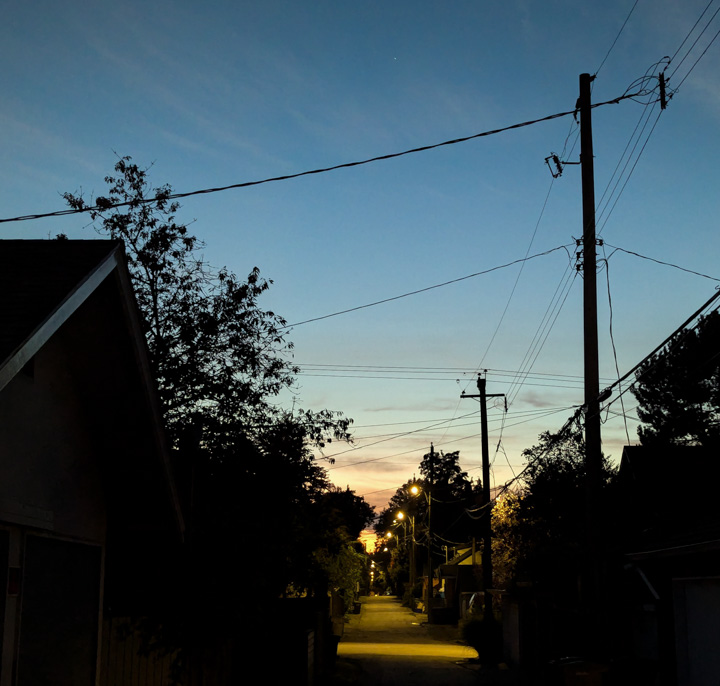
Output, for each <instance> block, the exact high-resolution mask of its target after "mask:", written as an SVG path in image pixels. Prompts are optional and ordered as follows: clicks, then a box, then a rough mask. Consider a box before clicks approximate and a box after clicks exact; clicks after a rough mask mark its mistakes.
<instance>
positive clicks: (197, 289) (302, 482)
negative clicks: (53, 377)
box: [64, 157, 366, 664]
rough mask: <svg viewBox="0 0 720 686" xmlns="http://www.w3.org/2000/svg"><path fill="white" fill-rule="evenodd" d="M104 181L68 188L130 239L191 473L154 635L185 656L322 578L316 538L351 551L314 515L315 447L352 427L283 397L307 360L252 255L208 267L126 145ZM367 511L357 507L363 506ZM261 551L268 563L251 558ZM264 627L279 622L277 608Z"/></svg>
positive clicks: (162, 378)
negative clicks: (267, 295)
mask: <svg viewBox="0 0 720 686" xmlns="http://www.w3.org/2000/svg"><path fill="white" fill-rule="evenodd" d="M105 181H106V183H107V184H108V187H109V188H108V192H107V196H101V197H96V198H95V199H94V202H93V204H91V205H88V204H87V203H86V202H85V200H84V199H83V197H82V195H78V194H71V193H66V194H65V196H64V197H65V199H66V201H67V202H68V204H69V205H70V206H71V207H73V208H75V209H83V210H87V212H88V214H89V215H90V217H91V218H92V220H93V221H94V222H96V224H97V227H96V228H97V230H98V231H99V232H100V233H102V234H104V235H106V236H108V237H111V238H117V239H121V240H123V241H124V243H125V249H126V254H127V260H128V268H129V272H130V277H131V279H132V285H133V288H134V291H135V295H136V298H137V302H138V306H139V311H140V315H141V321H142V326H143V330H144V333H145V337H146V340H147V344H148V349H149V353H150V361H151V365H152V368H153V372H154V375H155V379H156V382H157V386H158V391H159V396H160V400H161V403H162V408H163V415H164V422H165V429H166V431H167V433H168V435H169V437H170V439H171V444H172V446H173V447H174V448H175V449H176V450H175V453H174V454H175V456H176V458H178V459H177V463H178V467H179V471H180V472H182V471H183V469H182V468H183V465H184V468H185V473H186V474H187V475H189V474H190V473H192V475H193V476H192V478H190V477H189V476H188V477H187V478H186V481H187V482H188V487H187V488H186V489H185V490H186V493H187V494H188V496H187V503H188V504H189V506H188V509H187V512H186V515H187V520H188V521H189V523H190V530H189V531H188V543H187V545H186V548H185V551H184V556H181V557H182V559H183V560H184V563H183V564H179V565H178V566H177V568H176V569H173V571H174V572H177V578H176V579H175V583H174V584H173V583H171V580H170V579H168V584H167V589H166V590H167V591H168V602H167V603H166V605H165V608H164V609H163V613H164V614H162V616H158V617H155V618H150V620H151V621H150V624H149V625H150V626H151V627H152V630H153V631H152V632H151V633H152V637H151V643H152V644H153V645H155V646H157V647H158V648H160V649H175V648H180V649H181V651H180V653H178V655H179V657H178V660H179V661H180V662H182V660H183V659H185V658H186V657H187V655H189V654H191V653H192V652H193V651H196V650H197V649H202V647H203V646H207V645H213V643H214V642H216V641H217V640H222V637H223V636H227V635H230V634H232V633H233V632H238V631H239V630H240V627H241V626H243V624H242V621H243V620H244V619H246V618H247V617H248V616H250V617H252V618H253V620H254V621H255V622H256V625H257V626H256V628H257V632H256V633H255V634H253V635H254V636H255V637H256V638H257V637H258V636H260V635H262V633H263V626H262V621H261V620H262V618H263V616H265V614H267V612H266V607H267V603H268V602H269V601H272V600H273V599H275V598H277V597H278V596H279V595H280V594H281V593H283V591H284V590H285V589H286V587H287V586H288V584H310V583H312V581H313V580H314V578H315V577H314V576H313V575H314V574H315V573H316V572H317V571H318V570H319V569H320V568H321V565H319V563H318V561H317V556H314V551H316V550H318V549H319V548H322V549H323V550H327V551H329V552H328V555H331V556H332V555H333V554H336V553H340V552H342V554H343V555H344V556H345V557H347V556H346V555H345V550H344V549H342V550H341V548H339V547H337V548H336V549H334V550H333V549H331V547H330V546H329V545H328V541H329V540H331V539H332V537H333V536H336V535H337V534H336V532H335V528H334V525H333V526H330V525H328V526H326V527H324V528H323V526H324V522H323V518H322V517H321V516H317V515H316V512H317V510H318V509H320V508H321V507H322V500H323V497H324V496H325V495H326V494H327V493H328V489H329V487H330V484H329V482H328V480H327V475H326V472H325V469H324V468H323V467H322V466H321V465H320V464H319V463H318V462H317V461H316V459H315V457H314V454H313V448H316V447H324V445H325V444H326V443H328V442H330V441H332V440H334V439H340V440H349V433H348V428H349V425H350V422H351V420H349V419H347V418H345V417H343V416H342V415H341V414H340V413H337V412H333V411H331V410H321V411H311V410H295V411H292V412H291V411H287V410H284V409H282V408H280V407H279V406H278V405H277V404H276V403H275V402H274V401H275V398H276V397H277V395H278V394H279V393H280V391H281V390H283V389H285V388H289V387H291V386H292V385H293V382H294V379H295V376H296V373H297V371H298V370H297V368H296V367H295V366H293V365H292V364H291V363H290V362H289V361H288V359H287V353H288V352H289V351H290V350H291V349H292V345H291V344H290V343H289V342H288V341H286V339H285V333H284V328H283V327H284V325H285V321H284V320H283V319H282V318H281V317H279V316H277V315H276V314H274V313H273V312H270V311H265V310H263V309H262V308H261V306H260V297H261V295H262V294H263V293H264V292H265V291H266V290H267V289H268V287H269V285H270V283H271V282H269V281H266V280H264V279H262V278H261V277H260V273H259V270H258V269H257V268H255V269H253V270H252V272H251V273H250V274H249V275H248V277H247V279H246V280H245V281H243V280H241V279H239V278H238V277H236V276H235V275H234V274H233V273H232V272H230V271H229V270H228V269H226V268H220V269H215V268H213V267H211V266H210V265H209V264H208V263H207V262H206V261H205V260H204V258H203V257H202V255H201V254H200V249H201V247H202V243H201V242H200V241H199V240H198V239H197V238H196V237H195V236H193V235H192V234H191V233H190V232H189V231H188V228H187V226H186V225H184V224H182V223H179V222H178V221H176V217H175V214H176V212H177V211H178V209H179V206H178V204H177V203H175V202H171V200H170V195H171V193H172V189H171V188H170V186H167V185H166V186H161V187H158V188H155V187H153V186H152V185H151V183H150V180H149V178H148V170H147V169H142V168H140V167H138V166H137V165H136V164H134V163H133V162H132V160H131V159H130V158H129V157H122V158H120V159H119V160H118V162H117V163H116V165H115V175H113V176H108V177H106V178H105ZM190 482H192V487H190ZM189 493H192V498H190V496H189ZM355 505H358V506H359V504H358V503H355ZM365 514H366V512H365V511H364V510H362V508H360V514H359V515H357V516H359V517H361V518H362V517H363V516H365ZM309 522H314V523H315V527H314V528H312V527H310V526H309V525H308V523H309ZM356 525H357V520H354V521H352V522H350V523H349V524H348V526H349V527H351V528H353V530H354V528H355V527H356ZM343 535H345V534H343ZM259 540H261V541H262V546H258V545H257V542H258V541H259ZM255 558H257V559H259V560H261V561H262V562H261V566H262V573H260V570H259V569H257V570H255V571H252V565H251V563H252V561H253V559H255ZM326 562H327V561H326V560H325V561H324V562H323V564H326ZM250 575H251V576H252V581H250ZM250 586H252V592H249V589H250ZM200 588H202V589H203V592H202V593H199V592H198V589H200ZM172 593H175V595H171V594H172ZM261 610H265V614H263V612H262V611H261ZM264 628H265V629H267V630H268V631H270V630H271V629H272V627H271V624H270V618H269V616H268V622H267V625H266V626H265V627H264ZM178 664H179V663H178Z"/></svg>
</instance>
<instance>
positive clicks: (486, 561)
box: [460, 374, 504, 620]
mask: <svg viewBox="0 0 720 686" xmlns="http://www.w3.org/2000/svg"><path fill="white" fill-rule="evenodd" d="M486 382H487V379H485V378H484V377H483V376H482V374H478V380H477V387H478V391H480V395H465V393H463V394H462V395H461V396H460V397H461V398H480V424H481V430H482V474H483V477H482V478H483V483H482V488H483V501H484V502H483V507H485V508H486V511H485V514H484V515H483V520H482V521H483V552H482V577H483V603H484V611H483V618H484V619H487V620H490V619H492V617H493V602H492V594H491V593H490V589H491V588H492V573H493V570H492V521H491V517H490V515H491V514H492V507H491V505H490V450H489V447H488V425H487V399H488V398H499V397H502V396H503V395H504V393H491V394H489V395H488V393H487V392H486V388H485V386H486ZM473 564H475V560H473Z"/></svg>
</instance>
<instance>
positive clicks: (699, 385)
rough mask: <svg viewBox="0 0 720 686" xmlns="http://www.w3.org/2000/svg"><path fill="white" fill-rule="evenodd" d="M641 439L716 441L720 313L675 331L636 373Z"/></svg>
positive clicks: (709, 443) (653, 442)
mask: <svg viewBox="0 0 720 686" xmlns="http://www.w3.org/2000/svg"><path fill="white" fill-rule="evenodd" d="M636 377H637V380H636V383H635V386H634V387H633V389H632V392H633V394H634V395H635V397H636V398H637V400H638V403H639V405H638V410H637V413H638V417H639V418H640V421H641V422H642V426H640V427H639V428H638V435H639V436H640V440H641V442H642V443H643V445H663V444H676V445H702V446H704V447H718V446H720V313H718V311H717V310H714V311H712V312H711V313H710V314H708V315H707V316H705V317H701V318H700V320H699V321H698V324H697V326H696V327H695V328H693V329H688V330H685V331H682V332H680V333H678V334H676V335H675V336H674V337H673V339H672V340H671V341H670V342H669V343H668V344H667V345H666V346H665V348H664V349H663V350H661V351H660V352H658V353H656V354H655V355H653V356H652V357H651V358H650V359H648V360H647V361H646V362H645V363H644V364H643V365H642V366H641V367H640V369H639V370H638V371H637V373H636Z"/></svg>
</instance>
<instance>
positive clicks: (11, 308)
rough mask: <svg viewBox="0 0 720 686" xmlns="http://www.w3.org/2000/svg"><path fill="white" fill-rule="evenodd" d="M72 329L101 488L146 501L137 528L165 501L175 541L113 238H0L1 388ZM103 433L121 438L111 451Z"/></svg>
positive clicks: (120, 254) (133, 313)
mask: <svg viewBox="0 0 720 686" xmlns="http://www.w3.org/2000/svg"><path fill="white" fill-rule="evenodd" d="M71 324H72V325H73V326H75V327H76V328H77V332H76V335H75V338H74V349H76V350H77V356H78V357H79V358H80V359H78V360H76V361H75V363H74V366H73V369H72V373H73V374H74V376H75V378H77V379H78V383H79V384H80V388H81V391H82V392H83V393H84V397H85V398H86V400H85V402H86V406H87V408H88V412H89V413H90V415H91V417H90V418H91V422H90V425H91V426H92V427H93V430H94V431H95V433H96V435H97V438H98V440H99V441H100V442H101V443H100V444H102V446H103V453H104V455H105V457H106V461H107V462H108V465H107V469H108V474H109V478H108V481H109V483H114V484H117V486H115V489H116V490H119V489H122V488H130V489H131V490H129V491H128V492H127V493H128V495H130V494H131V493H132V491H133V490H134V491H135V493H136V496H137V497H138V498H140V499H141V500H142V501H143V502H144V503H145V504H144V505H143V507H141V508H140V509H139V510H138V511H137V515H136V517H135V522H136V524H137V525H138V526H139V525H141V523H142V521H143V519H146V518H147V516H148V515H149V513H152V517H154V518H157V517H160V518H162V519H163V520H166V519H167V517H168V504H169V505H170V508H171V510H172V514H170V515H169V516H170V518H171V519H172V520H173V521H174V528H176V530H177V531H178V532H179V533H180V535H182V532H183V529H184V524H183V517H182V513H181V509H180V503H179V499H178V494H177V490H176V487H175V482H174V478H173V472H172V468H171V464H170V458H169V453H168V449H167V446H166V443H165V438H164V433H163V430H162V415H161V411H160V407H159V403H158V400H157V394H156V390H155V382H154V379H153V377H152V373H151V369H150V364H149V359H148V354H147V347H146V343H145V339H144V336H143V333H142V330H141V326H140V319H139V314H138V310H137V304H136V302H135V296H134V293H133V290H132V286H131V283H130V276H129V274H128V271H127V264H126V260H125V253H124V246H123V243H122V241H119V240H90V241H85V240H0V392H2V390H3V388H5V387H6V386H7V385H8V384H9V383H10V382H11V381H12V379H13V378H14V377H15V376H16V375H17V374H18V372H19V371H20V370H21V369H22V368H23V367H24V366H25V365H26V364H27V363H28V362H29V361H30V360H31V359H32V358H33V357H34V356H35V355H36V354H37V353H38V352H39V351H40V350H41V349H42V348H43V346H44V345H45V344H46V343H47V342H48V341H49V340H50V339H51V338H52V337H53V336H55V335H56V334H59V332H60V333H62V331H67V326H70V325H71ZM63 327H65V328H63ZM109 363H110V364H109ZM81 377H83V378H81ZM88 399H89V400H88ZM120 429H122V431H121V430H120ZM110 433H113V434H114V435H116V436H117V435H118V434H122V441H116V442H118V443H119V445H118V447H116V448H113V447H111V446H109V444H108V443H107V441H108V438H105V436H106V435H108V434H110ZM126 434H127V435H126ZM133 441H135V443H136V444H137V443H138V442H142V445H143V446H144V449H143V450H142V451H141V453H142V454H140V451H137V450H133V449H131V446H132V445H133ZM148 456H149V457H151V458H152V459H151V461H150V462H148V460H147V458H148ZM158 489H160V491H161V492H164V494H166V495H167V496H168V499H165V498H163V497H160V496H161V494H160V493H158ZM115 497H116V502H119V500H120V497H119V496H115ZM126 497H127V496H126ZM153 498H154V500H155V501H156V502H155V503H152V502H151V501H152V500H153ZM168 501H169V502H168ZM160 503H163V504H162V505H160ZM133 526H135V525H133Z"/></svg>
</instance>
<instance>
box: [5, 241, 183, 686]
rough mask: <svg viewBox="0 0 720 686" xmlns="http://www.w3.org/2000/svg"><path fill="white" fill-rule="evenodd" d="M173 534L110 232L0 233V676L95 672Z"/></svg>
mask: <svg viewBox="0 0 720 686" xmlns="http://www.w3.org/2000/svg"><path fill="white" fill-rule="evenodd" d="M183 531H184V524H183V517H182V513H181V508H180V502H179V497H178V492H177V489H176V487H175V482H174V479H173V473H172V469H171V463H170V457H169V452H168V449H167V446H166V445H165V442H164V437H163V433H162V429H161V421H160V410H159V406H158V402H157V398H156V395H155V391H154V382H153V379H152V376H151V373H150V367H149V363H148V356H147V350H146V346H145V339H144V336H143V332H142V330H141V327H140V321H139V318H138V312H137V306H136V303H135V299H134V295H133V291H132V288H131V285H130V280H129V275H128V271H127V266H126V262H125V256H124V249H123V245H122V243H121V242H120V241H108V240H93V241H70V240H53V241H51V240H47V241H36V240H26V241H25V240H5V241H0V589H5V592H2V591H0V647H1V650H2V653H1V655H2V662H1V663H0V686H42V685H43V684H53V686H65V685H67V686H70V685H72V686H80V685H88V686H90V685H92V684H97V683H100V674H101V671H102V669H101V650H100V646H101V645H102V640H103V636H102V631H103V617H104V614H105V613H107V612H108V610H110V611H113V610H114V611H116V612H118V611H119V612H121V613H126V612H131V611H133V610H134V609H138V608H142V607H143V606H144V604H146V603H147V602H149V601H150V600H151V598H152V596H153V594H154V591H155V590H156V589H157V588H158V585H159V584H161V583H162V581H163V578H162V577H163V574H164V571H163V569H164V568H163V562H164V561H166V560H168V559H170V558H171V555H172V551H173V550H175V549H176V548H177V547H179V545H180V543H181V541H182V537H183Z"/></svg>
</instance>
